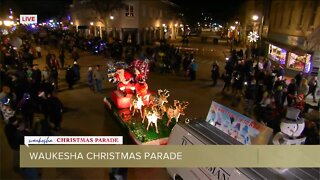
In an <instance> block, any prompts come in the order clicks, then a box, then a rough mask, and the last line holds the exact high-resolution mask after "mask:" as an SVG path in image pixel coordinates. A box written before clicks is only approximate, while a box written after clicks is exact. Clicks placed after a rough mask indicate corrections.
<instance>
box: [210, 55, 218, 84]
mask: <svg viewBox="0 0 320 180" xmlns="http://www.w3.org/2000/svg"><path fill="white" fill-rule="evenodd" d="M219 76H220V73H219V65H218V63H217V61H215V62H214V63H213V65H212V70H211V79H212V82H213V84H212V85H213V86H216V84H217V82H218V79H219Z"/></svg>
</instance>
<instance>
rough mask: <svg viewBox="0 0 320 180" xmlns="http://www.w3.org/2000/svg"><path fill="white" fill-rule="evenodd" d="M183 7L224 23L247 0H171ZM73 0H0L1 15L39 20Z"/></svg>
mask: <svg viewBox="0 0 320 180" xmlns="http://www.w3.org/2000/svg"><path fill="white" fill-rule="evenodd" d="M171 1H172V2H174V3H176V4H177V5H179V6H180V7H181V10H182V11H183V12H184V13H185V15H186V18H187V19H188V20H189V21H190V20H193V21H194V22H196V21H197V20H198V19H197V18H198V16H199V15H200V14H201V12H206V13H210V14H211V15H212V17H213V18H214V21H216V22H218V23H223V22H225V21H227V20H228V19H229V18H233V17H234V14H235V13H236V11H237V10H238V9H239V7H240V5H241V4H242V3H243V2H244V1H245V0H171ZM71 3H72V0H0V16H4V15H5V13H8V12H9V7H12V8H13V11H14V13H16V15H19V14H38V20H39V21H41V20H45V19H47V18H50V17H54V16H57V15H62V14H64V12H66V9H67V7H68V5H70V4H71Z"/></svg>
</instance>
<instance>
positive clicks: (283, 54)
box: [266, 0, 320, 76]
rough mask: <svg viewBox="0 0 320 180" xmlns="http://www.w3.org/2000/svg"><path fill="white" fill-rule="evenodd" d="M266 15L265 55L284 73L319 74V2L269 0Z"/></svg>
mask: <svg viewBox="0 0 320 180" xmlns="http://www.w3.org/2000/svg"><path fill="white" fill-rule="evenodd" d="M267 18H268V36H267V39H266V42H267V46H268V52H267V54H268V58H270V59H272V60H273V61H274V62H276V63H279V64H281V65H282V66H283V67H285V69H286V74H287V75H291V76H292V75H295V74H297V73H298V72H301V71H302V72H304V73H312V74H319V67H320V56H319V55H320V48H319V43H320V39H319V36H320V1H319V0H308V1H306V0H291V1H283V0H272V1H271V7H270V14H269V16H268V17H267Z"/></svg>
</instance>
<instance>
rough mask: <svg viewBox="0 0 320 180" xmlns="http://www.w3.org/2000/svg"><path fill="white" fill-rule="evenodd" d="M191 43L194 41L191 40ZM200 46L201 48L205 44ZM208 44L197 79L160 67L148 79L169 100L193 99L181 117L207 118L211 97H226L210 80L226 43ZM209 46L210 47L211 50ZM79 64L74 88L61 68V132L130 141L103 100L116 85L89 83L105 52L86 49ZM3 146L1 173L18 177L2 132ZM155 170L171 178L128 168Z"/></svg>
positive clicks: (69, 172) (68, 172) (90, 172)
mask: <svg viewBox="0 0 320 180" xmlns="http://www.w3.org/2000/svg"><path fill="white" fill-rule="evenodd" d="M195 44H196V43H195ZM191 46H193V45H192V44H190V47H191ZM197 47H198V48H199V49H201V48H204V47H205V46H197ZM206 48H207V49H206V50H205V51H200V50H199V51H198V52H197V54H196V60H197V62H198V63H199V72H198V75H197V80H196V81H194V82H190V81H189V80H188V79H185V77H183V75H182V73H181V74H177V75H173V74H160V73H159V72H158V71H157V72H154V73H151V75H150V78H149V80H148V82H149V87H150V89H151V90H153V91H156V90H157V89H168V90H169V91H170V97H169V102H170V103H173V100H174V99H178V100H185V101H189V102H190V105H189V107H188V108H187V111H186V115H185V116H184V117H182V118H181V119H183V118H185V117H188V118H196V117H197V118H205V116H206V113H207V111H208V110H209V106H210V103H211V100H213V99H214V100H216V101H223V100H224V99H223V98H222V97H221V96H220V94H219V90H221V87H220V86H221V82H220V83H219V86H217V87H216V88H212V87H211V80H210V67H211V64H212V62H213V60H214V59H217V60H219V61H222V60H224V56H223V52H222V51H223V49H224V47H223V46H208V45H207V46H206ZM209 48H211V49H210V50H209ZM53 50H55V49H53ZM211 50H212V51H211ZM55 52H56V51H55ZM213 52H214V53H213ZM56 53H57V52H56ZM46 54H47V52H46V51H45V50H44V51H43V55H44V56H43V57H42V58H41V59H36V60H35V61H34V63H35V64H39V67H40V69H42V68H43V67H44V64H45V63H44V62H45V55H46ZM67 64H72V62H71V58H70V55H69V54H68V55H67ZM79 64H80V66H81V80H80V82H79V83H78V84H76V86H75V87H74V89H73V90H69V89H68V88H67V84H66V83H65V78H64V77H65V72H64V71H65V70H60V71H59V73H60V74H59V92H58V93H57V96H58V97H59V98H60V99H61V101H62V102H63V104H64V107H65V109H66V111H65V113H64V116H63V123H62V127H63V128H62V131H61V135H123V136H124V143H127V144H129V143H130V140H129V138H128V137H127V134H126V132H124V131H123V129H122V128H121V127H120V125H119V124H118V123H117V122H116V121H114V120H113V119H112V118H111V117H110V115H109V114H108V113H107V112H106V110H105V108H104V104H103V101H102V100H103V98H104V97H105V96H109V95H110V94H111V91H112V90H114V89H115V85H114V84H112V83H109V82H107V81H104V91H103V93H93V92H92V91H90V90H89V88H88V87H87V84H86V72H87V69H88V67H89V66H95V65H97V64H100V65H102V66H103V67H104V69H105V67H106V60H105V59H104V58H103V57H102V56H96V55H90V54H88V53H86V52H84V53H81V55H80V59H79ZM39 118H40V117H39ZM1 126H2V125H1ZM1 128H3V127H1ZM1 147H2V148H3V150H1V164H4V162H5V164H7V166H4V167H3V168H1V174H2V177H4V178H5V179H11V178H18V176H17V175H16V174H14V172H13V171H12V169H11V165H9V164H11V163H12V158H11V157H12V155H11V151H10V150H9V146H8V144H7V142H6V139H5V137H4V134H3V133H1ZM149 174H150V175H149ZM154 174H157V177H155V179H168V178H169V177H168V175H167V173H166V171H165V169H139V168H135V169H129V177H130V178H133V179H146V177H151V176H152V175H154ZM42 176H43V178H44V179H52V178H56V179H66V178H67V179H70V178H71V177H72V179H106V178H107V177H108V170H107V169H102V168H101V169H92V168H89V169H86V168H85V169H62V168H59V169H54V168H50V169H49V168H48V169H43V170H42Z"/></svg>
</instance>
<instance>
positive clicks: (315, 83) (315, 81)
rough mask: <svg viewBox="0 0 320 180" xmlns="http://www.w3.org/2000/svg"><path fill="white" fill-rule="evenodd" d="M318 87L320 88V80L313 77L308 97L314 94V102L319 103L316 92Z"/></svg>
mask: <svg viewBox="0 0 320 180" xmlns="http://www.w3.org/2000/svg"><path fill="white" fill-rule="evenodd" d="M317 87H318V78H317V76H313V77H312V78H311V80H310V81H309V92H308V94H307V95H306V97H307V96H308V95H309V94H312V96H313V102H315V103H316V102H317V101H316V90H317Z"/></svg>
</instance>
